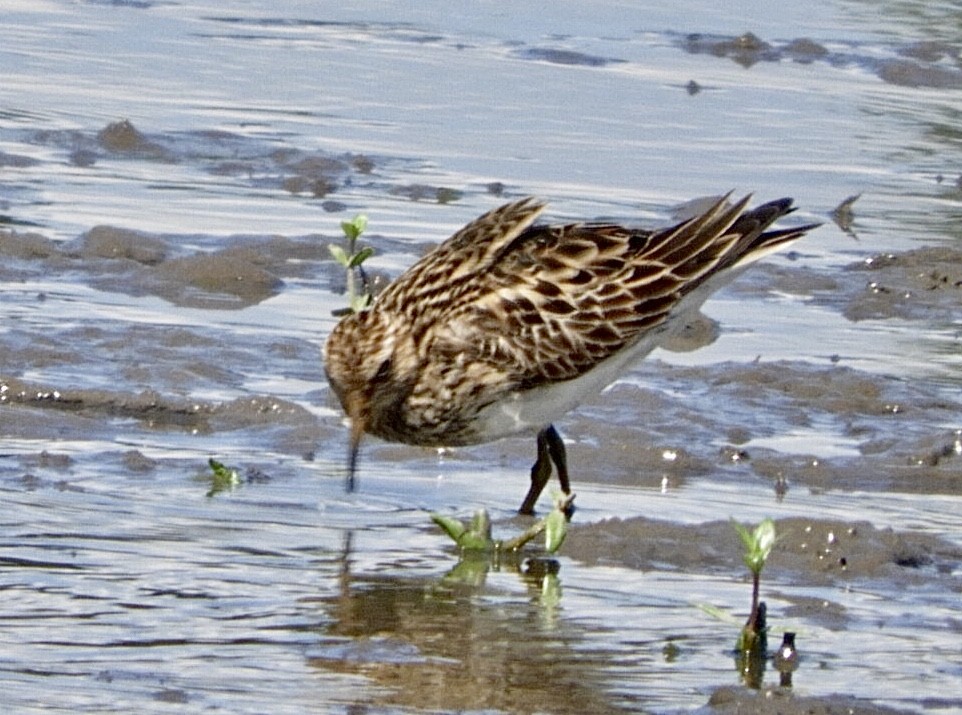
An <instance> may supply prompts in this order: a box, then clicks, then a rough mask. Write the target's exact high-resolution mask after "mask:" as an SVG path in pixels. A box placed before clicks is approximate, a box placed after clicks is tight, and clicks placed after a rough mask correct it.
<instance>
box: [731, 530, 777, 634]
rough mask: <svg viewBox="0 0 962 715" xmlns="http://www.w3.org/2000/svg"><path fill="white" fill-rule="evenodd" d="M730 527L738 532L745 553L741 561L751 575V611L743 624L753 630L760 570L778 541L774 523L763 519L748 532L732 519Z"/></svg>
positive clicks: (757, 612)
mask: <svg viewBox="0 0 962 715" xmlns="http://www.w3.org/2000/svg"><path fill="white" fill-rule="evenodd" d="M732 526H733V527H734V528H735V531H737V532H738V535H739V536H740V537H741V540H742V544H743V545H744V546H745V553H744V554H742V560H743V561H744V562H745V565H746V566H747V567H748V570H749V571H751V573H752V610H751V613H750V615H749V616H748V622H747V623H746V624H745V628H754V626H755V625H756V624H757V621H758V616H759V600H758V596H759V590H760V584H761V577H762V569H763V568H765V564H766V562H767V561H768V556H769V554H771V553H772V548H773V547H774V546H775V542H776V541H777V540H778V538H777V536H776V534H775V522H774V521H772V520H771V519H763V520H762V521H761V523H760V524H759V525H758V526H756V527H755V529H754V530H752V531H749V530H748V528H747V527H744V526H742V525H741V524H739V523H738V522H737V521H735V520H734V519H732Z"/></svg>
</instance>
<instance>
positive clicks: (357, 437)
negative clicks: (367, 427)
mask: <svg viewBox="0 0 962 715" xmlns="http://www.w3.org/2000/svg"><path fill="white" fill-rule="evenodd" d="M363 436H364V423H363V422H362V421H361V420H360V419H357V418H351V436H350V438H349V441H348V445H347V484H346V485H345V486H346V489H347V491H348V492H353V491H354V481H355V479H354V475H355V474H356V473H357V454H358V451H360V447H361V437H363Z"/></svg>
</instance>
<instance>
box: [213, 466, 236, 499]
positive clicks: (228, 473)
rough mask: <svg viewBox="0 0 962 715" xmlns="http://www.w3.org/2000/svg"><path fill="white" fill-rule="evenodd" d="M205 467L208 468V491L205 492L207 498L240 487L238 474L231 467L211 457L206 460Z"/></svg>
mask: <svg viewBox="0 0 962 715" xmlns="http://www.w3.org/2000/svg"><path fill="white" fill-rule="evenodd" d="M207 466H208V467H210V474H209V478H210V489H208V490H207V496H209V497H212V496H215V495H217V494H219V493H220V492H224V491H233V490H234V489H235V488H236V487H237V486H238V485H240V483H241V478H240V474H238V472H237V470H236V469H234V468H233V467H228V466H227V465H226V464H223V463H221V462H218V461H217V460H216V459H214V458H213V457H211V458H210V459H208V460H207Z"/></svg>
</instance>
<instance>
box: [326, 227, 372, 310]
mask: <svg viewBox="0 0 962 715" xmlns="http://www.w3.org/2000/svg"><path fill="white" fill-rule="evenodd" d="M366 228H367V216H365V215H364V214H358V215H357V216H355V217H354V218H353V219H351V220H350V221H341V230H342V231H343V232H344V238H345V239H347V250H345V249H344V248H343V247H341V246H338V245H337V244H336V243H331V244H328V246H327V249H328V250H329V251H330V252H331V256H333V258H334V260H335V261H337V262H338V263H339V264H341V266H343V267H344V270H345V271H346V272H347V300H348V307H347V308H343V309H340V310H337V311H335V315H343V314H347V313H359V312H360V311H362V310H366V309H367V308H368V306H370V304H371V301H372V300H373V296H372V294H371V291H370V290H369V289H368V287H367V281H366V280H365V278H364V270H363V268H362V267H361V265H362V264H363V263H364V261H366V260H367V259H368V258H370V257H371V256H372V255H373V254H374V249H373V248H371V247H370V246H365V247H364V248H358V247H357V240H358V238H360V236H361V234H362V233H364V229H366ZM358 279H360V282H361V283H362V284H364V287H363V289H362V290H358Z"/></svg>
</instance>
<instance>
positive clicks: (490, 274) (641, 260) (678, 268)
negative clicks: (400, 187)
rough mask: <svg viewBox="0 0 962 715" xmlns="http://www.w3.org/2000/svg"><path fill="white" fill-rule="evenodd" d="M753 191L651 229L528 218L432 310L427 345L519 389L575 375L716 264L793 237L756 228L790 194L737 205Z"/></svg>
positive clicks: (729, 263)
mask: <svg viewBox="0 0 962 715" xmlns="http://www.w3.org/2000/svg"><path fill="white" fill-rule="evenodd" d="M749 198H750V197H745V199H743V200H741V201H739V202H737V203H736V204H734V205H729V204H728V203H727V201H726V200H724V199H723V200H721V201H719V202H718V203H716V204H715V205H714V206H712V207H711V208H710V209H708V210H707V211H705V212H704V213H703V214H701V215H699V216H696V217H695V218H692V219H689V220H688V221H685V222H682V223H680V224H678V225H676V226H673V227H671V228H668V229H665V230H662V231H657V232H651V231H639V230H630V229H626V228H623V227H620V226H615V225H608V224H574V225H568V226H550V227H549V226H538V227H532V228H527V229H525V230H524V231H523V232H521V233H519V234H518V235H517V236H516V237H515V238H514V239H512V240H511V241H509V242H502V244H501V247H500V250H499V251H498V253H497V254H495V255H493V256H492V261H491V264H490V266H489V267H488V269H487V270H486V271H485V272H484V273H483V274H476V275H475V277H474V279H473V280H472V281H470V282H469V283H468V284H466V286H465V289H464V291H463V292H462V293H461V294H459V296H458V299H457V300H456V301H449V302H448V303H447V304H446V305H445V307H444V310H443V311H442V312H441V313H439V314H435V315H434V316H433V318H432V323H431V324H432V326H434V328H433V331H434V335H433V336H432V338H433V340H432V343H433V349H435V350H442V351H444V352H449V353H450V354H459V353H460V354H461V355H463V356H464V357H463V358H462V359H464V358H467V359H469V360H479V361H486V362H490V363H491V364H494V365H497V366H498V367H499V368H500V369H501V370H506V371H508V372H510V373H511V375H512V376H513V381H514V383H515V385H516V386H517V387H520V388H529V387H535V386H538V385H540V384H545V383H550V382H555V381H560V380H568V379H573V378H575V377H578V376H580V375H582V374H584V373H585V372H587V371H588V370H590V369H591V368H593V367H594V366H596V365H598V364H599V363H600V362H602V361H604V360H605V359H607V358H609V357H611V356H613V355H614V354H616V353H618V352H620V351H621V350H624V349H626V348H628V347H630V346H631V345H633V344H634V343H635V342H637V341H638V340H640V339H641V338H642V337H643V336H645V335H647V334H648V333H649V331H653V330H658V329H659V328H660V327H661V326H664V325H665V323H666V321H667V320H668V318H669V315H670V314H671V312H672V310H673V309H676V308H677V307H678V304H679V302H680V301H681V300H682V299H683V298H684V297H685V296H686V295H687V294H688V293H690V292H691V291H693V290H694V289H696V288H697V287H698V286H699V285H701V284H702V283H704V282H705V281H706V280H707V279H708V278H710V277H711V276H712V275H713V274H715V273H716V272H720V271H722V270H724V269H727V268H732V267H736V266H737V265H738V264H739V263H741V262H747V261H748V260H750V259H751V258H752V254H755V253H756V252H757V253H762V252H766V251H767V250H770V246H769V244H781V243H784V242H785V241H787V240H791V239H793V238H797V237H798V236H800V235H801V233H802V232H803V229H798V230H789V231H777V232H772V233H771V234H762V231H763V230H764V229H765V228H766V227H767V226H768V225H770V224H771V223H772V222H773V221H774V220H775V219H777V218H778V217H779V216H782V215H784V214H785V213H787V212H788V211H789V210H790V202H787V203H786V202H773V203H772V204H766V205H765V206H763V207H760V208H759V209H756V210H755V211H752V212H748V213H745V212H744V210H745V206H746V205H747V202H748V200H749ZM803 228H808V227H803ZM766 235H769V236H771V240H764V237H765V236H766ZM719 285H720V283H719Z"/></svg>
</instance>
